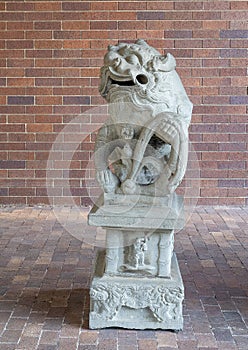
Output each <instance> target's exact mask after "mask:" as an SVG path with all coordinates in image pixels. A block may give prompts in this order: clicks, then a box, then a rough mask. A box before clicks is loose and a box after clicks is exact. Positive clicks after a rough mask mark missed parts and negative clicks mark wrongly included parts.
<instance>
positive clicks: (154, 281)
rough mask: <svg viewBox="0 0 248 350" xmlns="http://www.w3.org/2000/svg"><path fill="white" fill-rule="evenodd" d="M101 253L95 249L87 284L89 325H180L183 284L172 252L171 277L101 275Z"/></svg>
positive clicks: (143, 327)
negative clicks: (92, 272) (95, 259)
mask: <svg viewBox="0 0 248 350" xmlns="http://www.w3.org/2000/svg"><path fill="white" fill-rule="evenodd" d="M104 261H105V256H104V253H103V252H102V253H99V256H98V259H97V263H96V269H95V276H94V278H93V280H92V284H91V288H90V299H91V306H90V308H91V309H90V320H89V323H90V328H91V329H96V328H107V327H121V328H128V329H167V330H175V331H179V330H181V329H182V328H183V316H182V302H183V298H184V286H183V281H182V278H181V274H180V270H179V267H178V263H177V258H176V255H175V254H174V255H173V258H172V265H171V278H161V277H126V276H125V277H124V276H109V275H104V274H103V271H104V267H105V266H104V265H105V264H104Z"/></svg>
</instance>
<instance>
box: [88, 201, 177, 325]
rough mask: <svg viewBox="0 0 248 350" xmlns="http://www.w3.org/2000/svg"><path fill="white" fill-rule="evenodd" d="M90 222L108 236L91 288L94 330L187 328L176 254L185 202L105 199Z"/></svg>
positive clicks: (91, 314)
mask: <svg viewBox="0 0 248 350" xmlns="http://www.w3.org/2000/svg"><path fill="white" fill-rule="evenodd" d="M120 203H121V204H120ZM131 203H133V205H131ZM88 221H89V225H94V226H101V227H104V228H105V229H106V232H107V238H106V250H105V251H102V252H100V253H99V255H98V258H97V262H96V267H95V274H94V277H93V280H92V284H91V289H90V298H91V309H90V328H105V327H123V328H132V329H146V328H151V329H171V330H180V329H182V327H183V317H182V301H183V298H184V287H183V282H182V278H181V274H180V271H179V268H178V264H177V259H176V255H175V253H173V244H174V230H175V229H180V228H182V227H183V224H184V215H183V200H182V198H181V197H179V196H177V195H176V194H172V195H170V196H167V197H160V198H159V197H156V198H152V199H151V198H149V197H147V196H140V197H139V199H138V201H137V203H135V196H134V197H133V198H132V196H123V195H106V194H105V196H104V197H102V198H100V200H99V203H98V204H97V205H96V206H95V207H93V208H92V210H91V212H90V214H89V217H88Z"/></svg>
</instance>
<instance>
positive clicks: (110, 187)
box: [95, 40, 192, 195]
mask: <svg viewBox="0 0 248 350" xmlns="http://www.w3.org/2000/svg"><path fill="white" fill-rule="evenodd" d="M175 67H176V61H175V59H174V57H173V56H172V55H171V54H169V53H168V54H167V55H165V56H163V55H161V54H160V53H159V52H158V51H157V50H155V49H154V48H152V47H151V46H149V45H148V44H147V43H146V42H145V41H144V40H138V41H137V42H136V43H134V44H126V43H120V44H118V45H116V46H110V47H109V48H108V52H107V54H106V55H105V58H104V66H103V67H102V69H101V85H100V93H101V95H102V96H103V97H104V98H105V99H106V100H107V102H108V103H109V113H110V119H109V120H108V121H107V122H106V123H105V125H104V126H103V127H102V128H101V129H100V131H99V133H98V137H97V141H96V152H95V154H96V156H95V158H96V159H95V163H96V171H97V179H98V181H99V183H100V185H101V186H102V188H103V190H104V192H110V193H124V194H135V193H143V194H146V195H151V194H152V193H154V188H155V189H156V190H158V191H159V193H160V195H168V194H169V193H172V192H173V191H174V190H175V189H176V187H177V186H178V185H179V184H180V182H181V180H182V178H183V176H184V173H185V171H186V165H187V154H188V148H187V144H188V126H189V123H190V119H191V113H192V103H191V102H190V100H189V99H188V97H187V94H186V92H185V89H184V87H183V85H182V83H181V80H180V78H179V76H178V74H177V72H176V70H175ZM155 192H156V191H155Z"/></svg>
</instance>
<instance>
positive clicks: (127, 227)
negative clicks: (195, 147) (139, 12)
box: [88, 40, 192, 330]
mask: <svg viewBox="0 0 248 350" xmlns="http://www.w3.org/2000/svg"><path fill="white" fill-rule="evenodd" d="M175 67H176V61H175V59H174V57H173V56H172V55H171V54H169V53H168V54H167V55H166V56H162V55H161V54H160V53H159V52H158V51H157V50H155V49H154V48H152V47H151V46H149V45H148V44H147V43H146V42H145V41H144V40H137V42H136V43H135V44H125V43H120V44H118V45H116V46H110V47H109V48H108V52H107V54H106V55H105V57H104V66H103V67H102V69H101V84H100V93H101V95H102V96H103V97H104V98H105V99H106V100H107V102H108V103H109V105H108V111H109V119H108V120H107V122H106V123H105V124H104V125H103V126H102V128H101V129H100V130H99V133H98V136H97V140H96V146H95V166H96V178H97V180H98V182H99V184H100V186H101V187H102V190H103V194H102V196H100V198H99V200H98V202H97V203H96V205H95V206H94V207H93V208H92V210H91V212H90V213H89V216H88V223H89V225H93V226H100V227H103V228H104V229H106V250H105V251H104V252H102V253H101V254H99V257H98V259H97V263H96V269H95V275H94V278H93V280H92V284H91V289H90V297H91V303H90V305H91V306H90V315H89V322H90V323H89V324H90V328H93V329H94V328H105V327H122V328H131V329H146V328H151V329H172V330H180V329H182V327H183V316H182V301H183V299H184V287H183V282H182V278H181V274H180V271H179V268H178V264H177V259H176V256H175V254H173V248H174V230H175V229H181V228H182V227H183V226H184V208H183V198H182V197H180V196H178V195H176V194H175V190H176V188H177V187H178V186H179V184H180V183H181V181H182V179H183V176H184V174H185V171H186V167H187V159H188V126H189V123H190V120H191V113H192V103H191V102H190V100H189V99H188V97H187V94H186V92H185V90H184V88H183V85H182V83H181V80H180V78H179V76H178V74H177V73H176V70H175Z"/></svg>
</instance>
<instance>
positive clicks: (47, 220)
mask: <svg viewBox="0 0 248 350" xmlns="http://www.w3.org/2000/svg"><path fill="white" fill-rule="evenodd" d="M59 211H60V213H62V214H63V217H64V218H66V221H67V222H70V221H71V222H73V221H74V222H75V220H76V219H77V217H79V216H80V215H81V214H83V215H81V219H82V217H85V216H86V212H82V213H81V214H80V215H79V213H78V212H76V211H75V210H74V209H69V208H68V209H67V208H61V209H59ZM0 216H1V224H0V232H1V240H0V249H1V257H0V268H1V275H0V335H1V337H0V350H13V349H15V350H16V349H18V350H21V349H22V350H24V349H25V350H32V349H37V350H55V349H61V350H62V349H65V350H76V349H77V350H112V349H113V350H114V349H118V350H135V349H139V350H147V349H149V350H156V349H158V350H165V349H182V350H187V349H190V350H193V349H206V348H208V349H225V350H231V349H245V350H247V349H248V272H247V270H248V251H247V248H248V209H247V208H241V207H236V208H227V207H197V209H196V211H195V212H194V214H193V215H192V216H191V219H190V220H189V221H188V223H187V226H186V227H185V229H184V230H183V231H181V232H179V233H178V234H177V235H176V248H175V249H176V251H177V255H178V259H179V263H180V267H181V272H182V275H183V279H184V283H185V289H186V298H185V302H184V319H185V326H184V330H183V331H182V332H179V333H178V334H175V333H172V332H167V331H130V330H120V329H109V330H107V329H106V330H100V331H97V330H88V313H89V295H88V288H89V283H90V277H91V273H92V266H93V262H94V257H95V253H96V248H94V245H90V244H89V243H90V241H91V242H94V239H95V238H94V235H95V233H96V232H94V231H93V230H90V231H85V228H84V226H82V223H80V225H81V227H79V228H78V232H79V231H80V229H81V230H83V231H85V233H84V241H80V240H78V239H77V238H75V234H73V235H71V234H69V233H68V232H67V231H66V230H65V229H64V228H63V227H62V226H61V224H60V223H59V222H58V220H57V219H56V217H55V215H54V210H52V209H51V208H49V207H36V208H31V207H26V208H14V207H5V208H2V209H1V210H0ZM81 221H82V220H81ZM78 222H80V220H79V221H78ZM76 226H77V225H75V224H74V228H75V227H76ZM96 238H97V240H98V241H97V242H98V243H97V244H98V245H100V243H101V241H102V240H103V233H102V232H101V231H99V232H98V233H97V237H96Z"/></svg>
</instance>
